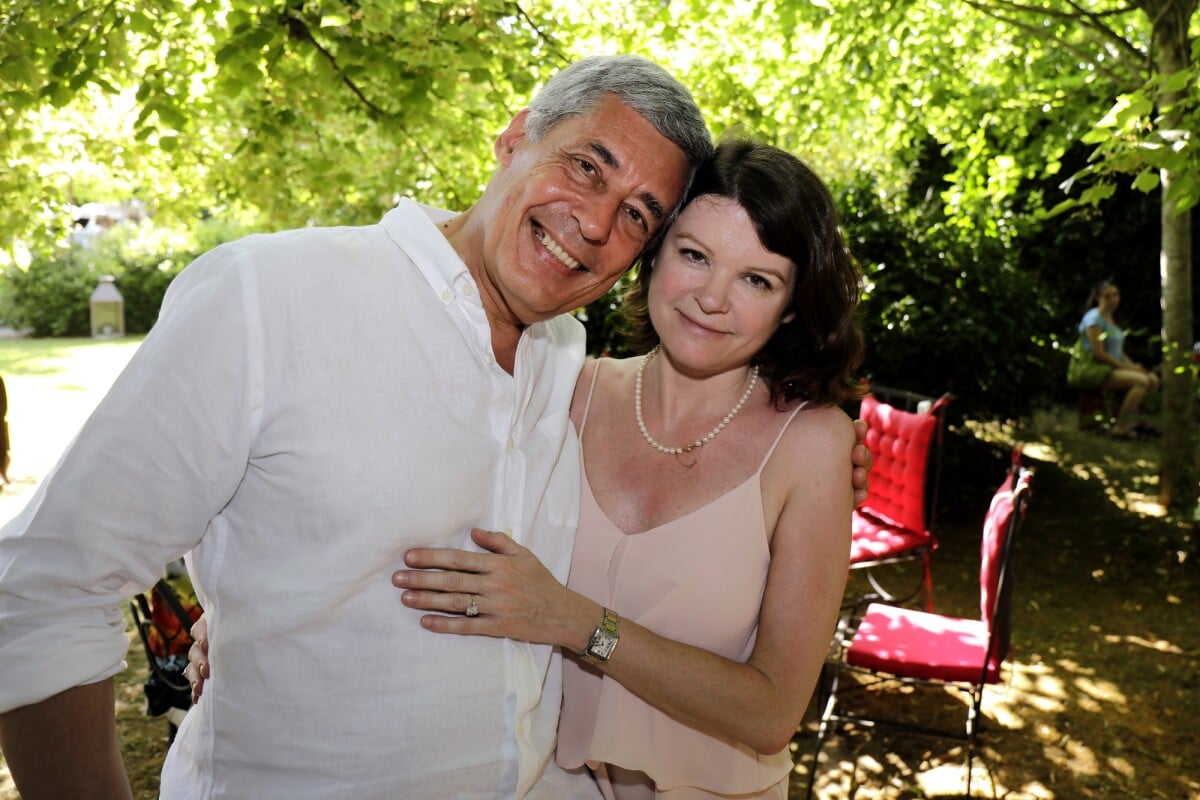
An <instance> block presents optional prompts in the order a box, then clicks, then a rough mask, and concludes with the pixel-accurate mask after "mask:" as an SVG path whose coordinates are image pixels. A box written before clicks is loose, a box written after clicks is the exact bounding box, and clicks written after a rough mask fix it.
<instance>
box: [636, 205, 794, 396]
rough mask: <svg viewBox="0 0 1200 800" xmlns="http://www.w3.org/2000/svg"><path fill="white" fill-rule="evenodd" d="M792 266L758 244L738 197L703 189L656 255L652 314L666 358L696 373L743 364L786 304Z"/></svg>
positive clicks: (785, 318) (787, 316) (785, 315)
mask: <svg viewBox="0 0 1200 800" xmlns="http://www.w3.org/2000/svg"><path fill="white" fill-rule="evenodd" d="M795 283H796V266H795V265H794V264H793V263H792V262H791V261H790V260H789V259H787V258H785V257H783V256H781V255H779V254H778V253H772V252H770V251H769V250H767V249H766V248H765V247H763V246H762V243H761V242H760V241H759V240H758V233H757V231H755V229H754V223H753V221H751V219H750V215H749V214H747V213H746V210H745V209H744V208H742V207H741V206H740V205H739V204H738V203H737V202H735V201H733V200H730V199H729V198H725V197H718V196H715V195H702V196H700V197H698V198H696V199H695V200H693V201H692V202H691V203H689V204H688V206H687V207H686V208H685V209H684V210H683V212H682V213H681V214H680V215H679V218H678V219H677V220H676V221H675V223H674V224H673V225H672V226H671V228H670V230H669V231H668V232H667V235H666V238H665V240H664V241H663V245H662V249H661V250H660V251H659V253H658V257H657V258H655V260H654V271H653V273H651V277H650V289H649V308H650V321H651V322H652V323H653V324H654V330H655V332H657V333H658V337H659V339H660V340H661V341H662V344H663V348H664V350H666V352H667V353H668V354H669V355H670V356H671V358H672V360H673V361H675V362H676V363H678V364H679V365H681V366H684V367H685V368H687V367H690V368H691V369H693V370H695V371H697V372H700V373H709V372H722V371H725V370H729V369H733V368H737V367H740V366H744V365H745V364H748V363H749V362H750V360H751V359H752V358H753V357H754V356H755V354H757V353H758V351H759V350H761V349H762V347H763V346H764V345H765V344H766V343H767V341H768V340H770V338H771V336H772V335H773V334H774V333H775V329H776V328H778V327H779V326H780V325H781V324H785V323H787V322H789V321H791V318H792V316H793V314H791V313H790V312H788V310H787V309H788V304H789V301H790V299H791V296H792V289H793V287H794V286H795Z"/></svg>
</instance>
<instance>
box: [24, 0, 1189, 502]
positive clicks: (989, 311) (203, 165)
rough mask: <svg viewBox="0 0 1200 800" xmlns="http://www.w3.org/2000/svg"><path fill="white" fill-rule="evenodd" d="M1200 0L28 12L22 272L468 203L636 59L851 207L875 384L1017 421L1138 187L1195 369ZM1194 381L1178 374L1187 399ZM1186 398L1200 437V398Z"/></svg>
mask: <svg viewBox="0 0 1200 800" xmlns="http://www.w3.org/2000/svg"><path fill="white" fill-rule="evenodd" d="M1195 9H1196V0H1133V2H1131V3H1123V2H1122V1H1121V0H1044V1H1043V2H1038V3H1032V2H1026V1H1025V0H883V1H882V2H880V0H817V1H816V2H801V1H800V0H720V1H719V2H713V1H712V0H635V1H634V2H627V3H594V2H578V1H576V0H444V1H443V2H433V1H432V0H270V1H268V0H101V2H98V3H92V2H83V0H8V2H7V6H6V7H5V8H4V9H3V10H0V155H2V157H3V159H4V162H3V163H4V164H5V167H6V168H5V169H3V170H0V192H3V196H4V197H5V198H6V201H7V202H6V203H5V204H3V206H0V253H7V254H8V255H9V257H10V259H16V260H20V257H21V252H22V251H23V249H28V250H32V251H34V252H42V251H45V252H49V251H50V250H51V249H52V247H53V245H54V243H55V241H56V240H58V239H61V238H62V237H63V234H64V233H65V230H66V224H65V223H66V220H67V212H68V210H69V207H70V205H71V204H72V203H77V202H82V201H85V200H124V199H129V198H131V197H139V198H141V199H142V200H143V201H144V202H145V203H146V205H147V206H149V207H150V208H151V209H152V210H153V211H154V212H155V218H156V220H157V221H159V222H160V223H182V224H191V223H192V222H193V221H194V220H195V219H197V216H198V215H199V214H201V213H207V214H209V215H212V216H214V217H218V218H234V217H236V218H238V219H245V220H248V221H251V222H253V223H254V224H257V225H260V226H263V227H269V228H279V227H285V226H292V225H305V224H343V223H346V224H358V223H364V222H370V221H373V220H375V219H377V218H378V217H379V216H380V214H381V213H382V212H383V211H384V210H385V209H386V208H387V207H389V206H390V205H392V204H393V203H394V202H395V200H396V198H397V196H398V195H399V194H401V193H404V194H409V195H412V196H414V197H416V198H417V199H420V200H423V201H427V202H431V203H434V204H437V205H442V206H447V207H451V208H461V207H464V206H465V205H467V204H469V203H470V202H471V201H473V200H474V199H475V197H476V196H477V195H478V192H479V190H480V187H481V186H482V185H483V184H484V182H485V181H486V180H487V177H488V175H489V174H490V172H491V170H492V168H493V164H494V160H493V157H492V153H491V142H492V141H493V139H494V137H495V135H496V134H497V133H498V132H499V131H500V130H501V129H502V127H503V126H504V124H505V123H506V122H507V120H508V119H509V118H510V116H511V115H512V114H513V113H514V112H515V111H516V110H517V109H519V108H520V107H521V105H522V104H523V103H524V101H525V100H526V99H527V98H528V96H529V94H530V92H531V91H532V90H533V89H534V88H535V87H536V86H537V85H538V84H539V83H540V82H541V81H542V80H543V79H544V78H545V77H546V76H547V75H549V74H550V73H551V72H552V71H554V70H556V69H557V68H559V67H560V66H561V65H562V64H564V63H566V62H567V61H569V60H571V59H573V58H576V57H578V56H581V55H585V54H588V53H592V52H616V51H623V52H637V53H642V54H645V55H647V56H649V57H651V58H654V59H656V60H658V61H660V62H661V63H664V64H665V65H667V66H668V67H669V68H671V69H672V70H673V71H674V72H675V73H676V74H678V75H679V76H680V78H681V79H682V80H683V81H684V82H685V83H687V84H688V85H689V86H690V87H692V88H693V91H694V92H695V94H696V97H697V99H698V101H699V102H700V104H701V106H702V108H704V109H705V112H706V114H707V116H708V118H709V120H710V124H711V126H712V128H713V129H714V131H716V132H717V133H722V132H725V131H728V130H737V131H740V132H743V133H747V134H750V135H754V136H757V137H759V138H762V139H764V140H766V141H768V142H771V143H773V144H777V145H779V146H781V147H785V148H788V149H790V150H792V151H794V152H796V153H798V154H799V155H801V156H802V157H804V158H806V160H808V161H809V162H810V163H812V164H813V165H814V167H816V168H817V170H818V171H819V172H820V173H821V174H822V175H824V176H825V177H826V178H827V179H828V180H829V181H830V182H831V183H833V184H834V185H836V186H839V187H841V188H840V190H839V195H840V197H842V198H843V199H844V208H843V209H842V210H843V213H844V214H845V217H846V228H847V232H848V234H849V237H850V239H851V240H852V241H853V242H854V245H855V249H856V250H857V251H858V253H859V255H860V258H861V259H862V260H863V262H864V265H865V267H866V270H867V273H868V276H869V279H870V285H869V293H868V297H867V299H866V304H865V310H866V312H867V319H866V322H867V327H868V330H869V331H870V333H871V334H872V335H871V341H870V348H871V350H870V355H869V358H870V368H871V370H872V371H873V372H874V373H877V374H879V375H883V374H888V373H889V372H890V374H891V375H892V376H893V377H894V380H893V379H891V378H889V380H891V382H893V383H898V384H901V385H906V384H907V385H910V386H911V387H912V388H921V389H924V390H925V391H939V390H941V389H943V388H946V386H942V385H938V384H948V385H951V384H952V385H953V388H954V390H955V391H956V392H957V393H959V394H960V395H961V396H964V397H969V398H971V403H972V406H971V409H972V411H973V412H976V413H986V412H989V411H991V412H994V413H1003V414H1007V413H1018V412H1020V411H1021V410H1023V409H1024V408H1026V407H1027V404H1028V403H1031V402H1035V401H1037V400H1038V399H1039V398H1042V397H1046V396H1050V395H1053V394H1054V392H1055V390H1054V389H1053V388H1050V387H1054V386H1058V385H1060V384H1061V379H1060V377H1059V374H1060V373H1061V369H1060V368H1059V366H1056V364H1058V365H1061V363H1062V362H1061V361H1056V359H1061V355H1060V351H1059V350H1058V349H1057V348H1058V347H1059V345H1060V344H1061V342H1060V341H1059V339H1060V337H1069V336H1070V331H1071V329H1072V328H1073V319H1074V318H1075V317H1076V316H1077V314H1078V310H1079V309H1078V304H1079V302H1080V297H1081V296H1082V294H1083V293H1084V291H1085V290H1086V287H1087V286H1088V285H1089V284H1090V283H1091V282H1092V281H1093V280H1094V279H1096V278H1098V277H1100V276H1101V275H1103V274H1108V273H1109V272H1113V270H1108V264H1107V263H1106V262H1105V259H1106V258H1109V257H1110V256H1111V255H1112V253H1109V252H1105V251H1104V250H1103V248H1104V247H1105V246H1106V245H1107V244H1110V243H1111V240H1105V239H1104V238H1103V237H1104V236H1107V235H1108V232H1110V231H1115V230H1116V229H1117V228H1118V227H1120V224H1121V223H1122V220H1123V218H1122V217H1121V215H1120V213H1114V212H1113V210H1112V209H1111V208H1110V207H1108V206H1110V205H1111V202H1112V199H1113V198H1119V197H1122V196H1125V195H1127V194H1128V187H1132V188H1133V189H1134V190H1139V191H1157V190H1158V189H1159V187H1162V186H1165V187H1167V189H1168V191H1167V193H1166V194H1165V195H1164V196H1163V198H1162V203H1163V205H1162V208H1164V209H1168V210H1169V211H1170V212H1171V213H1168V214H1164V215H1163V216H1162V219H1163V223H1162V228H1161V234H1160V236H1159V240H1160V241H1161V243H1162V251H1163V254H1164V263H1169V264H1171V265H1172V270H1171V271H1169V274H1170V276H1172V277H1171V283H1170V286H1171V287H1172V289H1171V291H1167V290H1166V289H1164V294H1163V301H1164V307H1165V308H1166V309H1168V311H1169V313H1168V314H1167V315H1166V316H1165V317H1163V319H1162V321H1161V323H1160V321H1159V320H1157V319H1155V320H1150V319H1149V318H1148V317H1149V316H1151V315H1153V313H1154V311H1153V308H1154V304H1153V302H1145V301H1143V300H1142V299H1137V300H1136V302H1135V298H1133V297H1130V296H1129V295H1131V294H1135V293H1136V291H1137V290H1136V289H1135V288H1134V287H1138V286H1143V285H1145V284H1147V283H1150V282H1158V280H1159V266H1158V265H1159V256H1158V254H1157V253H1154V252H1150V251H1149V250H1146V251H1145V252H1143V253H1141V254H1138V253H1136V252H1130V251H1128V250H1127V251H1125V252H1126V253H1128V256H1127V261H1128V263H1126V264H1125V265H1124V266H1122V271H1121V272H1120V273H1119V274H1118V277H1119V279H1120V280H1121V281H1122V283H1123V285H1124V287H1125V288H1126V289H1127V290H1133V291H1127V297H1129V301H1130V302H1128V303H1127V304H1126V305H1127V308H1128V307H1129V306H1135V308H1132V309H1128V310H1133V311H1135V312H1136V314H1137V315H1138V317H1137V323H1136V326H1137V327H1143V328H1145V329H1146V330H1149V331H1153V329H1155V328H1157V327H1158V326H1159V325H1160V324H1161V325H1162V328H1163V331H1164V336H1163V341H1164V342H1166V344H1167V347H1166V355H1167V356H1168V357H1169V358H1175V359H1177V358H1178V357H1179V356H1180V355H1181V353H1182V348H1183V347H1184V346H1185V345H1186V346H1187V347H1188V349H1190V344H1191V337H1192V335H1193V334H1192V323H1191V319H1192V316H1191V307H1190V302H1191V295H1192V292H1190V290H1189V291H1186V292H1185V293H1184V294H1185V295H1186V297H1185V299H1184V300H1185V301H1186V302H1185V301H1181V300H1180V289H1179V287H1180V285H1181V283H1182V281H1181V279H1180V276H1181V275H1182V276H1184V277H1187V276H1189V275H1190V272H1189V270H1190V268H1191V259H1192V255H1191V253H1190V250H1189V249H1188V248H1190V238H1189V239H1184V238H1181V236H1180V234H1179V230H1181V228H1180V226H1178V225H1176V226H1175V227H1172V225H1171V223H1169V222H1168V220H1169V219H1170V220H1176V219H1177V218H1178V217H1179V216H1180V215H1179V213H1178V212H1179V211H1180V210H1181V209H1186V208H1188V207H1189V205H1192V204H1195V202H1196V198H1197V197H1200V191H1198V190H1197V186H1200V180H1198V179H1197V157H1196V148H1195V144H1194V132H1195V131H1196V130H1197V124H1198V123H1200V120H1198V119H1197V104H1196V98H1197V96H1198V95H1200V92H1197V91H1196V90H1195V89H1196V61H1195V59H1194V57H1193V54H1192V53H1191V50H1190V49H1189V47H1190V45H1191V44H1192V43H1193V42H1195V40H1196V27H1197V24H1200V23H1198V21H1197V19H1196V18H1195V14H1194V12H1195ZM1070 178H1074V180H1073V181H1071V180H1068V179H1070ZM104 191H107V192H108V193H109V195H110V196H108V197H102V196H98V195H99V193H100V192H104ZM1101 200H1103V201H1104V203H1102V204H1101V205H1099V206H1096V205H1095V202H1099V201H1101ZM1133 207H1134V206H1133V205H1125V206H1121V209H1122V210H1123V211H1124V210H1125V209H1129V208H1133ZM1145 210H1146V209H1141V211H1143V212H1144V211H1145ZM1050 211H1059V212H1061V213H1060V214H1059V215H1058V216H1049V214H1048V212H1050ZM1189 230H1190V229H1189ZM1097 232H1099V233H1100V234H1101V235H1100V236H1097V235H1096V234H1097ZM1089 235H1090V239H1089ZM1188 235H1189V236H1190V233H1189V234H1188ZM1111 249H1112V252H1113V253H1115V252H1116V250H1117V248H1111ZM1064 254H1067V255H1064ZM2 259H3V256H2V255H0V260H2ZM1181 265H1186V267H1187V269H1184V268H1183V266H1181ZM1101 270H1105V271H1101ZM613 306H614V300H613V299H612V298H606V299H605V300H603V301H601V302H600V303H598V304H596V305H594V306H592V307H591V308H589V309H588V310H587V317H588V320H587V324H588V326H589V333H590V335H591V336H592V341H593V346H594V349H596V350H597V351H600V350H617V351H619V347H620V341H619V338H618V337H616V336H614V335H613V332H612V331H613V329H612V325H611V320H612V316H613V310H614V308H613ZM1136 306H1144V307H1145V308H1146V309H1149V310H1148V311H1147V312H1146V314H1147V320H1146V321H1145V322H1143V321H1142V320H1141V316H1140V315H1141V313H1142V312H1141V309H1140V308H1137V307H1136ZM1185 306H1186V307H1187V309H1188V313H1187V314H1176V313H1175V312H1176V311H1177V310H1178V309H1180V308H1181V307H1185ZM1172 348H1174V349H1172ZM931 352H932V353H934V354H936V356H937V357H936V358H933V359H931V358H929V354H930V353H931ZM1178 366H1179V365H1178V363H1177V361H1172V362H1170V363H1169V364H1168V373H1169V375H1168V377H1169V379H1170V377H1171V376H1178V375H1177V367H1178ZM1178 377H1180V381H1181V380H1182V376H1178ZM1180 381H1176V383H1175V384H1171V383H1170V380H1169V381H1168V383H1169V386H1168V394H1171V393H1172V392H1174V394H1172V395H1171V396H1172V397H1173V398H1176V399H1179V392H1178V391H1176V389H1175V388H1172V387H1175V386H1176V384H1178V385H1182V383H1181V382H1180ZM915 384H921V385H919V386H917V385H915ZM1013 398H1018V399H1019V400H1018V401H1016V402H1015V405H1008V404H1009V403H1010V401H1012V400H1013ZM1184 399H1187V400H1188V401H1189V402H1190V395H1188V396H1187V397H1186V398H1184ZM1168 405H1169V406H1170V407H1169V413H1170V415H1171V418H1172V419H1181V418H1182V419H1185V420H1186V419H1190V411H1188V409H1190V407H1191V406H1190V405H1188V406H1187V407H1186V408H1185V407H1184V406H1182V405H1180V404H1179V403H1176V404H1175V405H1170V404H1168ZM1191 435H1192V433H1191V428H1188V427H1186V426H1184V427H1181V428H1179V429H1178V430H1175V431H1174V432H1173V433H1171V434H1170V435H1168V436H1166V437H1164V442H1165V443H1167V447H1169V448H1175V451H1172V453H1171V454H1167V455H1168V456H1169V458H1166V459H1164V460H1165V461H1168V460H1170V459H1176V461H1177V458H1176V456H1178V452H1176V451H1178V450H1179V449H1180V448H1184V449H1186V447H1187V446H1188V445H1187V442H1189V441H1190V439H1189V437H1190V436H1191ZM1172 463H1174V462H1172ZM1171 481H1172V485H1176V483H1177V478H1174V477H1173V478H1171ZM1183 502H1186V499H1185V500H1184V501H1183Z"/></svg>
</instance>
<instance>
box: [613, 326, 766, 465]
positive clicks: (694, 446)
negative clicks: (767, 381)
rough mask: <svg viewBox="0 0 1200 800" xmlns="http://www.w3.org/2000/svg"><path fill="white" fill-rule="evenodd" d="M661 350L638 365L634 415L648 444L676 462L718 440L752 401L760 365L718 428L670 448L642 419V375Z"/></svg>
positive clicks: (649, 355) (651, 352)
mask: <svg viewBox="0 0 1200 800" xmlns="http://www.w3.org/2000/svg"><path fill="white" fill-rule="evenodd" d="M661 349H662V345H658V346H656V347H655V348H654V349H653V350H651V351H650V352H649V353H647V354H646V357H645V358H643V359H642V363H640V364H638V368H637V372H636V373H635V375H634V382H633V415H634V418H636V419H637V426H638V430H639V431H641V432H642V438H643V439H645V440H646V444H648V445H650V446H651V447H653V448H654V449H655V450H657V451H658V452H660V453H665V454H666V455H669V456H675V458H676V460H678V458H679V456H681V455H685V454H687V453H690V452H692V451H693V450H699V449H700V448H701V447H704V445H706V444H708V443H709V442H711V441H712V440H713V439H715V438H717V434H719V433H720V432H721V431H723V430H725V426H726V425H728V424H729V422H730V420H732V419H733V418H734V417H736V416H737V413H738V412H739V411H741V410H742V406H744V405H746V401H747V400H749V399H750V395H751V394H752V393H753V392H754V387H755V386H757V385H758V365H757V364H755V365H754V366H753V367H752V368H751V369H750V385H749V386H747V387H746V391H744V392H742V397H741V399H740V400H738V401H737V405H735V406H734V407H733V410H732V411H730V412H729V413H728V414H726V415H725V418H724V419H723V420H721V421H720V422H718V423H717V427H715V428H713V429H712V430H711V431H709V432H708V433H707V434H705V435H704V436H701V437H700V438H699V439H697V440H696V441H694V442H692V443H691V444H689V445H684V446H683V447H668V446H666V445H665V444H661V443H659V442H658V441H657V440H656V439H655V438H654V437H653V436H651V435H650V431H648V430H646V420H645V419H643V418H642V374H643V373H644V372H645V371H646V365H647V364H649V363H650V360H651V359H653V358H654V357H655V356H656V355H658V351H659V350H661ZM679 463H680V464H682V465H683V466H685V467H687V468H688V469H691V468H692V467H693V466H695V464H696V462H695V461H693V462H692V463H690V464H685V463H684V462H682V461H680V462H679Z"/></svg>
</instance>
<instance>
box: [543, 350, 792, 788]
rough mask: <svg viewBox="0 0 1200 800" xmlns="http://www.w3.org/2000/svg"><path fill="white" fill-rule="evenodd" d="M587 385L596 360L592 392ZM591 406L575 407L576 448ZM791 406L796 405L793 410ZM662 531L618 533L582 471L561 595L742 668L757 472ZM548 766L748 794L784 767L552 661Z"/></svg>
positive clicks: (758, 591)
mask: <svg viewBox="0 0 1200 800" xmlns="http://www.w3.org/2000/svg"><path fill="white" fill-rule="evenodd" d="M598 377H599V361H597V363H596V373H595V375H594V377H593V381H592V388H593V390H594V389H595V385H596V378H598ZM590 407H591V397H590V395H589V397H588V404H587V406H586V407H585V409H584V420H583V425H581V427H580V431H579V436H580V439H581V440H582V437H583V431H584V428H586V425H587V412H588V410H589V409H590ZM801 407H803V406H801ZM799 410H800V409H799V408H797V409H796V410H795V411H793V412H792V414H790V415H789V416H788V418H787V420H786V422H785V423H784V425H783V426H782V428H781V429H780V431H779V435H778V436H777V437H776V439H775V441H774V443H773V444H772V445H771V447H770V449H769V450H768V451H767V454H766V457H764V458H763V461H762V464H760V465H759V468H758V470H757V471H756V472H755V473H754V474H753V475H752V476H750V477H749V478H748V479H746V481H745V482H743V483H742V484H741V485H739V486H737V487H735V488H733V489H731V490H729V491H728V492H726V493H725V494H723V495H721V496H719V497H717V498H715V499H714V500H712V501H711V502H709V503H708V504H707V505H705V506H703V507H701V508H698V509H696V510H695V511H692V512H690V513H688V514H685V515H684V516H682V517H680V518H678V519H675V520H672V521H671V522H668V523H665V524H663V525H659V526H657V527H655V528H651V529H650V530H647V531H644V532H642V533H637V534H626V533H625V532H624V531H622V530H621V529H620V528H618V527H617V526H616V525H614V524H613V523H612V522H611V520H609V518H608V517H607V516H606V515H605V513H604V511H603V510H602V509H601V508H600V507H599V505H597V503H596V499H595V497H594V496H593V495H592V490H591V486H590V485H589V483H588V477H587V471H586V469H584V470H582V491H581V494H582V496H581V498H580V512H579V529H578V533H577V534H576V538H575V550H574V553H573V555H572V558H571V573H570V577H569V579H568V582H567V585H568V586H569V587H570V588H571V589H573V590H575V591H577V592H579V593H580V594H583V595H586V596H587V597H590V598H591V599H593V600H595V601H596V602H598V603H600V604H602V605H604V606H607V607H608V608H611V609H613V610H614V611H616V612H617V614H619V615H620V616H622V617H625V618H628V619H632V620H635V621H636V622H637V623H638V624H640V625H643V626H645V627H646V628H648V629H650V630H651V631H654V632H655V633H658V634H660V635H662V636H666V637H669V638H671V639H674V640H676V641H679V642H683V643H685V644H690V645H694V646H696V647H703V648H704V649H706V650H710V651H712V652H714V653H717V654H719V655H722V656H725V657H726V658H729V659H732V660H735V661H741V662H744V661H746V659H747V658H748V657H749V656H750V653H751V651H752V650H753V649H754V640H755V636H756V634H757V631H758V612H759V607H760V605H761V603H762V596H763V589H764V587H765V585H766V579H767V569H768V567H769V566H770V562H771V554H770V551H769V549H768V542H767V531H766V525H765V523H764V521H763V511H762V490H761V483H760V479H761V474H762V469H763V466H765V465H766V463H767V461H768V460H769V459H770V457H771V454H772V453H774V452H775V448H776V446H778V444H779V440H780V439H781V438H782V436H783V432H784V430H786V429H787V425H788V424H789V423H790V422H791V420H792V418H793V417H794V416H795V414H796V411H799ZM557 758H558V763H559V764H560V765H561V766H563V767H567V768H575V767H578V766H580V765H581V764H584V763H589V762H590V763H592V764H598V763H608V764H616V765H618V766H621V767H624V768H626V769H631V770H638V771H641V772H644V773H646V774H647V775H649V776H650V778H651V779H652V780H653V781H654V782H655V784H656V786H657V787H658V789H659V790H660V791H662V790H666V789H672V788H676V787H680V786H693V787H697V788H700V789H704V790H707V791H709V792H714V793H719V794H746V793H753V792H759V791H763V790H766V789H768V788H769V787H772V786H774V785H775V784H778V783H779V782H780V781H781V780H782V779H784V778H785V776H787V774H788V772H789V771H790V770H791V768H792V760H791V755H790V754H789V753H788V751H787V749H786V748H785V749H784V750H782V751H780V752H779V753H775V754H772V755H762V754H760V753H756V752H755V751H753V750H752V749H751V748H749V747H747V746H745V745H743V744H739V743H736V742H733V741H730V740H726V739H723V738H720V737H717V736H713V735H711V734H708V733H704V732H701V731H699V730H696V729H695V728H692V727H690V726H688V725H686V724H683V723H681V722H678V721H676V720H674V719H673V718H671V717H670V716H668V715H667V714H664V713H663V712H661V711H659V710H658V709H656V708H654V707H653V706H651V705H650V704H648V703H646V702H644V701H643V700H641V699H639V698H638V697H637V696H635V695H634V694H633V693H631V692H629V691H628V690H626V689H625V688H624V687H623V686H621V684H619V683H617V682H616V681H615V680H612V679H611V678H607V677H605V676H603V675H602V674H601V673H600V672H599V671H597V670H595V669H592V668H590V667H588V666H586V665H584V664H582V663H580V662H579V661H577V660H575V659H571V658H564V659H563V705H562V716H561V718H560V720H559V728H558V751H557Z"/></svg>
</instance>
